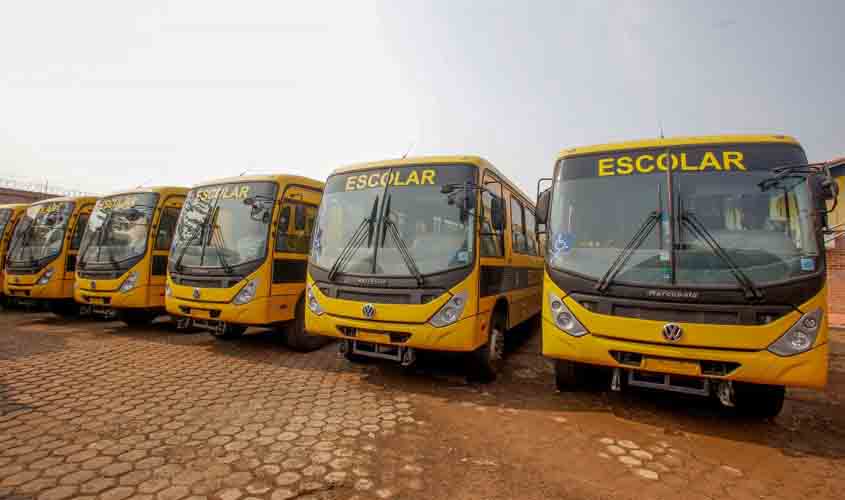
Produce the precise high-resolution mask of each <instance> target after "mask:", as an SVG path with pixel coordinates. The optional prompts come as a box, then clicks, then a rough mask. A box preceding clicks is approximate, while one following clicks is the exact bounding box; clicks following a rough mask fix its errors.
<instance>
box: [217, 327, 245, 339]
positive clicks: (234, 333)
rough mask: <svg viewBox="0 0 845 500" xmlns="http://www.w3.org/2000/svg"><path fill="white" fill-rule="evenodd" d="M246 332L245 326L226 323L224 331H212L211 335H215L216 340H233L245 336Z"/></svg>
mask: <svg viewBox="0 0 845 500" xmlns="http://www.w3.org/2000/svg"><path fill="white" fill-rule="evenodd" d="M245 331H246V327H245V326H241V325H232V324H229V323H226V324H225V325H224V326H223V329H222V330H211V334H212V335H214V338H216V339H220V340H233V339H236V338H238V337H240V336H241V335H243V334H244V332H245Z"/></svg>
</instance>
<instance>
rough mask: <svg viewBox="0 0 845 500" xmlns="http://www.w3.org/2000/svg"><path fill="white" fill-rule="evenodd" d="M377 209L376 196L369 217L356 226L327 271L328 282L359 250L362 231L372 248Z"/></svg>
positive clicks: (362, 241)
mask: <svg viewBox="0 0 845 500" xmlns="http://www.w3.org/2000/svg"><path fill="white" fill-rule="evenodd" d="M377 208H378V196H376V198H375V200H373V208H372V210H371V211H370V216H369V217H365V218H364V220H362V221H361V224H359V225H358V228H357V229H356V230H355V232H354V233H352V237H351V238H349V241H347V242H346V245H344V246H343V248H342V249H341V251H340V255H338V256H337V259H336V260H335V261H334V264H332V268H331V269H330V270H329V275H328V280H329V281H334V279H335V276H337V273H338V272H340V270H341V269H343V268H344V267H345V266H346V264H347V263H348V262H349V259H351V258H352V256H353V255H354V254H355V252H356V251H357V250H358V249H359V248H361V245H362V244H363V243H364V229H365V228H366V229H367V236H366V238H367V246H368V247H369V246H372V244H373V233H374V231H373V224H374V223H375V220H376V210H377Z"/></svg>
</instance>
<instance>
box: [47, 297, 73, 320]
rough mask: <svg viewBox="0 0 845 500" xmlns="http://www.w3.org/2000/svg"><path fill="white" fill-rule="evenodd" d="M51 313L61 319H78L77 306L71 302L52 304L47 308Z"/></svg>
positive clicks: (63, 301) (62, 301) (64, 301)
mask: <svg viewBox="0 0 845 500" xmlns="http://www.w3.org/2000/svg"><path fill="white" fill-rule="evenodd" d="M49 310H50V312H51V313H53V314H55V315H56V316H58V317H60V318H63V319H72V318H77V317H79V304H77V303H76V302H74V301H72V300H60V301H56V302H52V303H51V304H50V306H49Z"/></svg>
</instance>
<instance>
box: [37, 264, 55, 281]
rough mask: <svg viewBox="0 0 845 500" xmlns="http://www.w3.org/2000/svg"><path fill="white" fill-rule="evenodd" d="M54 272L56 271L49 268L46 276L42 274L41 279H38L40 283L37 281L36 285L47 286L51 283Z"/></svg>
mask: <svg viewBox="0 0 845 500" xmlns="http://www.w3.org/2000/svg"><path fill="white" fill-rule="evenodd" d="M54 272H55V271H53V268H52V267H50V268H47V270H46V271H44V274H42V275H41V277H40V278H38V281H36V282H35V284H36V285H46V284H47V283H49V282H50V278H52V277H53V273H54Z"/></svg>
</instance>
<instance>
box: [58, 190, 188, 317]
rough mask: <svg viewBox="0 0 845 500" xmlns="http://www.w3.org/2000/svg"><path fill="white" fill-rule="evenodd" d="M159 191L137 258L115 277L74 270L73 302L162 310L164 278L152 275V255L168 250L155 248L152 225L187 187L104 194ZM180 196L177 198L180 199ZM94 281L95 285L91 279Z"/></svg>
mask: <svg viewBox="0 0 845 500" xmlns="http://www.w3.org/2000/svg"><path fill="white" fill-rule="evenodd" d="M149 193H156V194H158V195H159V199H158V203H157V204H156V210H155V213H154V217H153V220H152V221H151V222H150V229H149V233H148V234H147V250H146V252H145V254H144V257H143V258H142V259H141V261H140V262H138V263H137V264H135V265H134V266H132V268H130V269H127V270H126V272H124V273H123V274H122V275H121V276H119V277H117V278H115V279H96V280H94V279H85V278H83V277H81V276H80V273H79V272H78V271H77V274H76V284H77V286H76V290H75V291H74V294H73V298H74V300H75V301H76V302H78V303H80V304H83V305H91V306H108V307H109V308H111V309H160V310H164V281H165V276H164V275H162V276H159V277H155V276H153V275H152V266H153V258H154V255H168V254H169V253H170V251H169V250H166V251H164V250H156V249H155V240H156V231H155V230H156V229H157V228H158V226H159V224H160V223H161V216H162V213H163V210H164V208H166V207H173V208H176V207H181V204H182V201H181V200H184V198H185V195H186V194H187V193H188V188H185V187H175V186H161V187H150V188H143V189H137V190H133V191H123V192H119V193H113V194H110V195H107V196H104V198H110V197H113V196H125V195H132V194H149ZM180 198H181V200H180ZM133 272H135V273H138V282H137V285H135V288H133V289H132V290H130V291H129V292H125V293H121V292H120V291H119V290H118V289H119V288H120V285H122V284H123V281H124V280H125V279H126V277H127V276H128V275H129V274H130V273H133ZM94 281H96V283H97V285H96V288H94V287H93V286H92V282H94Z"/></svg>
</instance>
